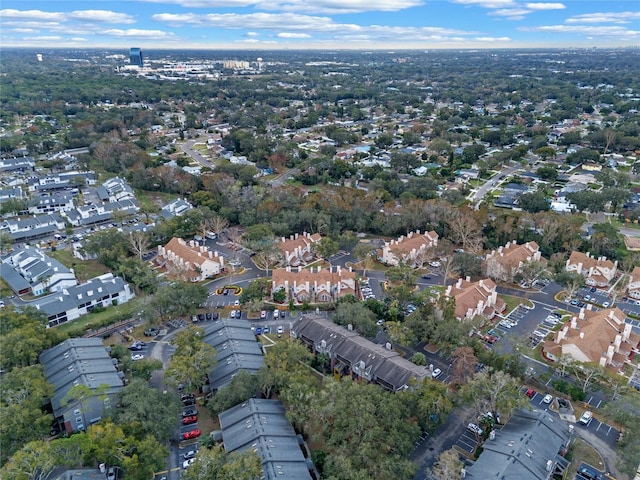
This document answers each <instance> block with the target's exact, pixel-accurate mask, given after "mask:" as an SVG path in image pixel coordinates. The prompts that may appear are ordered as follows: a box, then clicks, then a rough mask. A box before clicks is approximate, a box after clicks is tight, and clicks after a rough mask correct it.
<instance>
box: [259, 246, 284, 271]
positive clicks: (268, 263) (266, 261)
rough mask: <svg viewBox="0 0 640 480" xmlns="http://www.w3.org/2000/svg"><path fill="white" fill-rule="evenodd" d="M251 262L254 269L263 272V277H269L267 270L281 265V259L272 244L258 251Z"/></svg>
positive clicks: (280, 255) (278, 251) (280, 254)
mask: <svg viewBox="0 0 640 480" xmlns="http://www.w3.org/2000/svg"><path fill="white" fill-rule="evenodd" d="M252 260H253V263H254V264H255V266H256V267H258V268H259V269H261V270H264V272H265V275H266V276H269V270H271V269H273V268H275V267H276V266H278V265H279V264H280V263H282V261H283V257H282V253H281V252H280V250H279V249H278V247H277V246H276V245H275V244H273V243H272V244H271V245H269V246H267V247H263V248H261V249H260V250H258V251H257V252H256V254H255V255H254V256H253V257H252Z"/></svg>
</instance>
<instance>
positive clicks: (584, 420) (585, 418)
mask: <svg viewBox="0 0 640 480" xmlns="http://www.w3.org/2000/svg"><path fill="white" fill-rule="evenodd" d="M592 419H593V412H590V411H589V410H587V411H586V412H584V413H583V414H582V416H581V417H580V420H578V421H579V422H580V423H581V424H583V425H589V424H590V423H591V420H592Z"/></svg>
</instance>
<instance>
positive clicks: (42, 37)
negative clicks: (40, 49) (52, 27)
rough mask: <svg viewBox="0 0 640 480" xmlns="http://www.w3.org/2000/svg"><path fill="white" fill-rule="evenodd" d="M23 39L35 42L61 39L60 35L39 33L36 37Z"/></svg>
mask: <svg viewBox="0 0 640 480" xmlns="http://www.w3.org/2000/svg"><path fill="white" fill-rule="evenodd" d="M25 40H31V41H36V42H56V41H58V40H62V37H59V36H57V35H40V36H37V37H25Z"/></svg>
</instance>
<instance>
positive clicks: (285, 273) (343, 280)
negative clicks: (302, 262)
mask: <svg viewBox="0 0 640 480" xmlns="http://www.w3.org/2000/svg"><path fill="white" fill-rule="evenodd" d="M278 290H284V291H285V293H286V299H287V301H290V300H293V302H294V303H303V302H310V303H328V302H335V301H336V300H337V299H339V298H340V297H343V296H345V295H355V294H356V274H355V272H353V271H351V269H350V268H349V269H348V270H347V269H344V268H340V266H336V267H329V268H328V269H323V268H322V267H320V266H318V267H311V268H308V269H306V268H302V267H298V269H297V271H296V270H294V269H293V268H292V267H286V268H276V269H274V270H273V273H272V276H271V294H272V295H273V294H274V293H275V292H277V291H278Z"/></svg>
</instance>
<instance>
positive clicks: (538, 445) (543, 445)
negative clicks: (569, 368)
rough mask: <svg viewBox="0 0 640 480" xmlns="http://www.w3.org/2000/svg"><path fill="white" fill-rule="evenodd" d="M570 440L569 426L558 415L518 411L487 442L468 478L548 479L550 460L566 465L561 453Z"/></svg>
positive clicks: (469, 471)
mask: <svg viewBox="0 0 640 480" xmlns="http://www.w3.org/2000/svg"><path fill="white" fill-rule="evenodd" d="M568 441H569V427H568V425H567V424H566V423H565V422H563V421H560V420H559V419H558V418H557V417H555V418H552V417H551V415H550V414H549V413H548V412H546V411H544V410H534V411H527V410H515V411H514V412H513V414H512V415H511V418H509V421H508V422H507V423H506V424H505V425H504V426H503V427H502V429H500V430H496V435H495V438H494V439H493V440H487V441H486V442H485V444H484V445H483V452H482V454H481V455H480V457H479V458H478V460H477V461H476V462H475V463H474V464H473V465H472V466H471V467H469V468H467V475H466V478H470V479H479V480H492V479H495V480H511V479H514V478H517V479H518V480H547V478H548V477H549V475H550V473H551V472H549V471H548V470H547V461H549V460H551V461H552V462H554V463H555V462H556V461H558V462H560V463H561V464H564V463H565V462H566V460H564V459H562V458H561V457H560V458H558V452H559V451H560V450H561V449H562V448H563V447H565V446H566V445H567V443H568ZM563 460H564V461H563Z"/></svg>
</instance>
